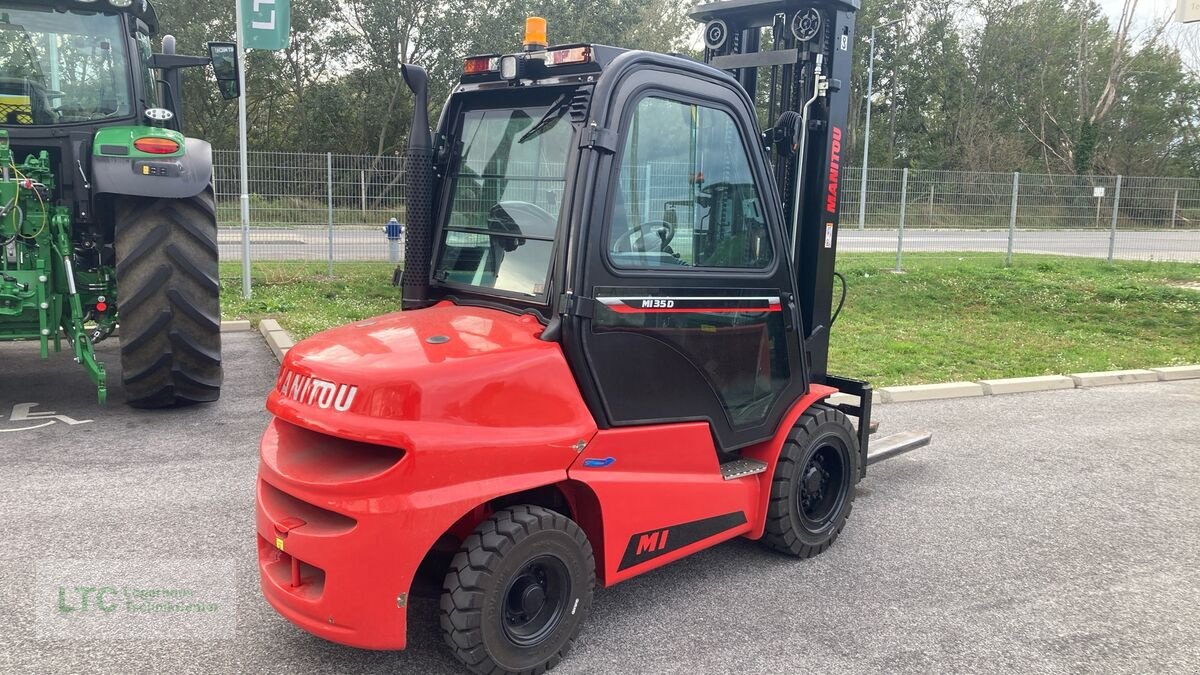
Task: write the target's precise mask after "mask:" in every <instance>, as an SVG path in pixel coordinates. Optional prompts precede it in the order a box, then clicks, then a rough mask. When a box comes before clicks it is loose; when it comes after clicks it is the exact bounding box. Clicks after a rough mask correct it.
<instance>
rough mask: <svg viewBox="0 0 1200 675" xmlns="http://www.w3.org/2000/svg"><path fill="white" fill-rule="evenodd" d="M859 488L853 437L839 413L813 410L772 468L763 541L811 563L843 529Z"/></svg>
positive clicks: (803, 418) (818, 407) (822, 408)
mask: <svg viewBox="0 0 1200 675" xmlns="http://www.w3.org/2000/svg"><path fill="white" fill-rule="evenodd" d="M857 482H858V437H857V436H856V434H855V432H854V425H852V424H851V423H850V420H849V419H848V418H847V417H846V416H845V415H844V414H842V413H841V412H840V411H838V410H834V409H833V408H828V407H826V406H823V405H814V406H813V407H812V408H810V409H809V410H807V411H805V413H804V414H803V415H801V416H800V419H799V420H798V421H797V422H796V426H795V428H793V429H792V433H791V434H789V435H788V439H787V441H786V442H785V443H784V445H783V451H782V452H781V453H780V455H779V463H778V464H776V465H775V476H774V478H773V479H772V481H771V500H770V502H769V504H768V505H767V521H766V526H765V529H764V532H763V538H762V541H763V543H765V544H766V545H767V546H769V547H771V548H773V549H775V550H777V551H780V552H781V553H787V554H789V555H794V556H796V557H798V558H811V557H813V556H815V555H817V554H818V553H821V552H822V551H824V550H825V549H827V548H829V546H830V545H832V544H833V542H834V540H835V539H837V537H838V535H839V534H840V533H841V531H842V528H843V527H845V525H846V519H847V518H849V517H850V509H851V507H852V506H853V505H854V491H855V483H857Z"/></svg>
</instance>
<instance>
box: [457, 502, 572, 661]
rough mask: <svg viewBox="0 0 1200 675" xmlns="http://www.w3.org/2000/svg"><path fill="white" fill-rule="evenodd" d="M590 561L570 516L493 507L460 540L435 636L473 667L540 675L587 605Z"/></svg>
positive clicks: (564, 647) (566, 645)
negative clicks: (439, 633)
mask: <svg viewBox="0 0 1200 675" xmlns="http://www.w3.org/2000/svg"><path fill="white" fill-rule="evenodd" d="M595 564H596V563H595V559H594V558H593V556H592V547H591V544H589V543H588V539H587V536H586V535H585V534H584V533H583V530H581V529H579V526H578V525H576V524H575V523H574V522H573V521H572V520H571V519H569V518H567V517H566V516H564V515H562V514H560V513H556V512H554V511H551V510H549V509H546V508H542V507H540V506H528V505H522V506H513V507H510V508H506V509H503V510H501V511H497V512H496V513H495V515H493V516H492V517H491V518H489V519H487V520H485V521H483V522H482V523H480V525H479V527H477V528H475V532H473V533H472V534H471V535H470V536H469V537H467V538H466V540H465V541H463V544H462V547H461V548H460V549H459V551H458V554H457V555H455V557H454V561H453V562H452V563H451V564H450V571H449V572H448V573H447V574H446V581H445V583H444V584H443V588H442V602H441V624H442V634H443V635H444V636H445V638H446V642H447V643H448V644H449V645H450V648H451V649H452V650H453V651H454V655H455V656H456V657H458V659H459V660H460V661H462V662H463V663H465V664H466V665H467V666H468V667H469V668H470V669H471V670H473V671H475V672H476V673H543V672H545V671H547V670H549V669H550V668H553V667H554V666H555V665H557V664H558V662H559V661H561V660H562V658H563V656H564V655H565V654H566V653H567V652H568V651H569V650H570V649H571V647H572V645H574V642H575V636H576V635H578V634H579V629H580V627H581V626H582V624H583V621H584V619H585V618H586V617H587V614H588V610H589V609H590V608H591V605H592V587H593V586H594V585H595V581H596V569H595Z"/></svg>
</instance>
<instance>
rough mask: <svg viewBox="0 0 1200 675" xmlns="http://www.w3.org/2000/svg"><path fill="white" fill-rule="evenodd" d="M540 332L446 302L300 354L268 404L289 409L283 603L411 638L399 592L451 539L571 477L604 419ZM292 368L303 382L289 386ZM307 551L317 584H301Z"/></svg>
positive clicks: (276, 513)
mask: <svg viewBox="0 0 1200 675" xmlns="http://www.w3.org/2000/svg"><path fill="white" fill-rule="evenodd" d="M541 329H542V327H541V326H540V324H538V323H537V322H536V321H534V320H532V319H531V318H529V317H517V316H513V315H511V314H507V313H504V312H499V311H495V310H487V309H476V308H466V307H455V306H453V305H450V304H449V303H442V304H440V305H438V306H436V307H432V308H429V309H424V310H420V311H414V312H404V313H402V314H401V313H397V314H390V315H386V316H383V317H379V318H377V319H371V320H368V321H364V322H359V323H357V324H353V325H350V326H345V327H342V328H337V329H334V330H331V331H327V332H325V333H321V334H319V335H317V336H314V337H313V338H310V339H308V340H305V341H303V342H301V343H300V344H298V345H296V346H295V347H294V348H292V349H291V350H290V351H289V352H288V354H287V357H286V358H285V360H284V364H283V369H284V370H283V372H282V373H281V376H280V379H279V383H278V385H277V387H276V389H275V390H274V391H273V392H272V393H271V395H270V397H269V399H268V402H267V407H268V409H269V410H270V411H271V412H272V413H273V414H274V415H275V416H276V418H277V420H278V421H273V422H272V423H271V425H270V426H269V427H268V428H267V431H266V433H265V434H264V435H263V439H262V443H261V447H260V463H259V481H260V482H259V489H258V503H257V531H258V536H259V546H258V551H259V570H260V580H261V583H262V589H263V594H264V595H265V596H266V598H267V600H268V601H269V602H270V603H271V605H272V606H273V607H274V608H275V609H276V611H278V612H279V613H280V614H281V615H283V616H284V617H285V618H287V619H288V620H289V621H291V622H292V623H294V624H296V625H297V626H299V627H301V628H303V629H304V630H307V631H309V632H311V633H313V634H315V635H318V636H320V637H323V638H325V639H328V640H332V641H335V642H339V643H342V644H347V645H352V646H356V647H365V648H371V649H402V648H403V647H404V645H405V641H406V638H405V625H406V624H405V612H406V611H407V610H406V609H405V608H404V607H399V606H397V598H398V596H399V595H400V594H403V593H408V591H409V587H410V586H411V584H412V579H413V576H414V574H415V572H416V570H417V567H418V565H419V564H420V562H421V560H422V559H423V557H424V556H425V554H426V552H427V551H429V549H430V548H431V547H432V546H433V544H434V542H435V541H436V540H437V539H438V537H440V536H441V535H442V534H443V533H445V532H447V531H448V530H450V529H451V528H452V527H454V526H455V524H456V523H462V522H463V520H464V517H466V518H468V519H470V516H468V514H472V513H483V511H482V510H479V509H478V508H477V507H479V505H481V504H483V503H486V502H487V501H489V500H491V499H495V498H497V497H500V496H503V495H507V494H511V493H513V492H519V491H522V490H527V489H532V488H536V487H541V486H545V485H552V484H556V483H561V482H563V481H565V479H566V478H567V469H568V467H570V465H571V463H572V462H574V461H575V460H576V459H577V458H578V452H577V451H576V449H575V447H574V446H575V444H576V443H578V442H579V441H581V440H585V441H586V440H588V439H590V438H591V437H592V436H593V435H594V434H595V431H596V425H595V422H594V421H593V420H592V418H591V415H590V413H589V412H588V410H587V408H586V406H585V405H584V403H583V401H582V399H581V398H580V395H579V391H578V389H577V388H576V386H575V382H574V378H573V377H572V375H571V372H570V370H569V368H568V367H567V364H566V361H565V359H564V358H563V355H562V352H561V350H560V348H559V346H558V345H557V344H556V343H552V342H545V341H542V340H539V339H538V338H537V335H538V334H539V333H540V332H541ZM431 337H432V338H435V339H434V340H432V341H431V340H429V338H431ZM443 338H448V339H443ZM289 373H290V375H289ZM289 377H291V378H292V381H293V382H294V381H297V378H300V379H299V380H298V381H299V382H300V383H301V384H300V385H298V388H297V389H296V390H294V391H293V390H292V389H291V388H290V387H285V388H283V389H281V388H280V387H281V386H283V385H284V384H285V383H286V382H288V378H289ZM322 383H328V385H325V384H322ZM305 386H307V387H308V388H309V389H308V393H307V394H304V393H303V387H305ZM314 387H316V391H317V392H318V393H317V394H316V395H313V394H312V392H313V391H314V389H313V388H314ZM328 387H333V389H332V390H330V389H329V388H328ZM343 387H344V388H343ZM351 387H353V388H354V394H353V396H351V395H350V393H349V392H350V389H349V388H351ZM329 391H333V392H334V393H333V394H330V395H328V396H326V397H325V402H327V403H328V404H329V405H328V406H327V407H321V405H320V403H321V402H322V394H323V393H327V392H329ZM339 396H340V398H339ZM338 400H340V401H341V403H342V404H343V405H342V406H340V407H342V408H344V409H343V410H339V409H338V407H339V406H338V405H336V403H335V402H336V401H338ZM284 422H286V423H287V424H288V425H291V426H290V427H289V426H284V425H283V424H282V423H284ZM296 428H299V429H296ZM327 436H330V437H334V438H326V437H327ZM397 449H399V450H397ZM335 465H336V466H335ZM293 518H299V519H300V520H303V521H305V524H304V525H299V526H296V527H290V526H289V524H290V523H294V522H295V521H294V520H291V519H293ZM350 522H352V523H353V525H348V523H350ZM469 524H470V526H471V527H474V520H473V519H472V522H470V523H469ZM282 531H285V532H286V536H281V537H279V538H280V539H282V540H283V544H284V550H283V551H279V550H278V548H277V547H276V546H275V544H276V537H277V536H278V535H280V534H281V532H282ZM294 561H298V562H299V564H298V565H297V567H296V568H294V569H295V571H296V572H298V573H299V578H300V579H301V580H307V579H314V580H316V579H319V580H320V581H319V583H318V582H317V581H312V582H306V583H303V584H301V585H300V586H299V587H293V568H292V565H293V563H294ZM284 571H287V574H284V573H283V572H284ZM330 619H332V621H331V620H330Z"/></svg>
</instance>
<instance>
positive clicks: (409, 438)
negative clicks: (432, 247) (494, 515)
mask: <svg viewBox="0 0 1200 675" xmlns="http://www.w3.org/2000/svg"><path fill="white" fill-rule="evenodd" d="M542 330H543V327H542V325H541V324H540V323H538V321H537V320H536V319H534V318H533V317H531V316H528V315H526V316H515V315H512V314H509V313H507V312H501V311H498V310H492V309H485V308H479V307H461V306H457V305H454V304H452V303H449V302H442V303H439V304H437V305H435V306H433V307H429V308H427V309H421V310H415V311H408V312H396V313H393V314H386V315H383V316H379V317H375V318H373V319H367V320H365V321H359V322H357V323H353V324H349V325H346V326H341V327H339V328H334V329H332V330H328V331H325V332H323V333H319V334H317V335H314V336H313V337H311V338H308V339H307V340H304V341H302V342H300V343H299V344H297V345H296V346H295V347H293V348H292V349H290V350H288V352H287V355H286V356H285V357H284V361H283V366H282V368H281V369H280V372H279V379H278V380H277V382H276V385H275V388H274V389H273V390H272V392H271V394H270V396H269V398H268V400H267V408H268V409H269V410H270V411H271V412H272V413H274V414H275V415H276V416H277V417H279V418H281V419H283V420H285V421H288V422H291V423H293V424H298V425H300V426H304V427H308V428H311V429H314V430H316V431H321V432H324V433H329V434H333V435H337V436H341V437H344V438H350V439H354V440H361V441H366V442H371V443H379V444H383V445H395V446H399V447H406V448H408V449H410V450H411V449H412V446H413V445H420V444H421V443H422V442H436V443H439V444H454V443H456V442H478V436H479V434H477V433H464V430H465V429H466V428H476V429H479V430H484V429H494V430H496V431H498V432H501V433H502V434H503V435H505V436H506V437H509V438H510V439H514V440H515V439H516V438H519V437H521V436H526V435H527V436H529V441H530V442H537V441H544V440H546V439H547V437H548V436H551V437H557V438H566V437H570V438H588V437H590V436H591V434H592V433H594V432H595V422H594V421H593V419H592V417H591V414H590V413H589V411H588V410H587V407H586V405H585V404H584V402H583V400H582V398H581V397H580V394H579V389H578V387H577V386H576V385H575V380H574V377H573V376H572V374H571V371H570V369H569V367H568V366H567V363H566V359H565V358H564V357H563V354H562V350H561V348H560V347H559V345H558V343H556V342H546V341H544V340H541V339H539V338H538V335H540V334H541V332H542Z"/></svg>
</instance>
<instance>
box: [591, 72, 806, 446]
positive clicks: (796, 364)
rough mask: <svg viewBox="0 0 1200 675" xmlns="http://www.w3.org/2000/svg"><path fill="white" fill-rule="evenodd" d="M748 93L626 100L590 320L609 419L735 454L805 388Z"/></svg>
mask: <svg viewBox="0 0 1200 675" xmlns="http://www.w3.org/2000/svg"><path fill="white" fill-rule="evenodd" d="M639 75H640V76H641V77H639ZM739 94H740V92H737V91H736V90H733V89H732V87H731V86H730V85H729V84H725V83H722V82H720V81H708V80H703V79H698V78H695V77H683V76H680V75H677V74H664V73H663V72H661V71H658V72H655V73H653V75H652V76H651V77H647V76H646V75H645V74H644V73H635V74H634V75H633V76H630V77H629V78H627V81H626V82H625V84H624V85H623V86H622V87H621V88H620V89H619V90H618V92H617V94H616V95H615V96H614V98H613V107H612V110H613V113H612V115H611V116H610V118H609V120H608V126H609V128H610V129H613V128H616V129H618V132H617V139H618V140H617V142H616V144H615V145H616V146H617V147H616V148H615V149H614V152H613V154H612V156H611V159H609V160H607V161H602V162H600V164H599V176H598V179H597V187H596V196H595V198H594V200H593V202H594V203H593V205H592V208H591V216H590V218H589V219H588V220H589V224H588V226H587V228H588V229H587V232H586V238H585V239H584V241H585V242H586V245H585V246H586V256H587V259H586V262H585V266H586V271H585V274H584V283H583V287H582V288H581V289H580V290H581V291H582V294H583V295H586V297H587V298H589V299H590V300H589V302H590V304H591V307H592V309H591V311H590V312H587V313H585V315H586V314H590V317H588V316H585V317H584V318H583V319H582V320H581V321H580V322H579V323H577V324H576V328H577V330H578V339H579V341H580V343H581V345H582V352H583V357H584V360H585V362H586V364H587V368H588V371H589V374H590V382H591V384H592V385H593V386H594V390H593V391H592V392H590V393H591V394H592V398H593V399H595V401H596V402H598V403H599V406H600V407H601V408H602V409H603V415H602V416H601V417H602V418H603V421H604V422H606V423H607V424H608V425H611V426H629V425H647V424H663V423H671V422H680V421H697V420H702V421H707V422H708V423H709V424H710V426H711V428H712V431H713V436H714V441H715V442H716V444H717V446H718V448H719V449H720V450H724V451H731V450H735V449H737V448H739V447H742V446H745V445H748V444H750V443H754V442H758V441H761V440H763V439H766V438H768V437H770V436H771V435H773V433H774V431H775V429H776V426H777V425H778V423H779V420H780V418H781V417H782V416H783V414H784V413H785V412H786V409H787V408H788V406H789V404H790V403H791V401H794V400H795V399H796V398H798V397H799V396H801V395H802V394H803V393H804V391H805V384H804V376H803V363H802V362H801V360H800V358H799V353H800V351H799V348H798V331H797V325H796V321H797V316H796V313H795V311H794V307H793V305H792V302H791V299H792V298H793V297H794V285H793V281H792V278H793V277H792V275H791V274H790V272H789V265H788V263H787V257H788V247H787V245H786V243H785V241H784V239H783V236H782V232H783V228H782V227H781V225H782V222H781V221H782V215H781V212H780V209H779V206H778V198H777V197H776V192H775V189H774V185H773V184H772V183H771V182H770V179H769V177H768V176H769V173H768V171H767V166H766V165H765V162H764V160H763V156H762V153H761V152H759V151H758V150H757V148H756V147H754V143H756V140H755V139H757V137H758V135H757V132H756V128H755V123H754V121H753V119H752V117H751V116H750V113H749V107H748V105H745V102H744V95H743V96H742V97H741V98H739ZM594 407H595V406H594Z"/></svg>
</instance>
